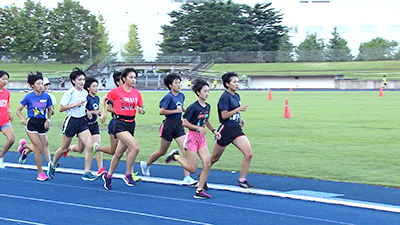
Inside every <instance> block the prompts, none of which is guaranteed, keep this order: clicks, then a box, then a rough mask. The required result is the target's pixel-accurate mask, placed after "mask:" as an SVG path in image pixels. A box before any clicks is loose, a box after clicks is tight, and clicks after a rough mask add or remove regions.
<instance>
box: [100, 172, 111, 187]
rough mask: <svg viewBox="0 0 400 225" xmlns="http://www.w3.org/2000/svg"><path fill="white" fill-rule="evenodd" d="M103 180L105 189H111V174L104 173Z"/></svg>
mask: <svg viewBox="0 0 400 225" xmlns="http://www.w3.org/2000/svg"><path fill="white" fill-rule="evenodd" d="M102 178H103V181H104V188H105V189H106V190H111V188H112V187H111V176H110V175H108V173H104V174H103V176H102Z"/></svg>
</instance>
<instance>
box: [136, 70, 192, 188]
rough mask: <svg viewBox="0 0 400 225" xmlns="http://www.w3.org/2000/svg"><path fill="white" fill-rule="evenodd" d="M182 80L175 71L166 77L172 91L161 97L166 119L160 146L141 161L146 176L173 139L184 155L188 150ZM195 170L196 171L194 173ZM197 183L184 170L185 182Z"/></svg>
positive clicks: (166, 83)
mask: <svg viewBox="0 0 400 225" xmlns="http://www.w3.org/2000/svg"><path fill="white" fill-rule="evenodd" d="M181 81H182V78H181V77H180V76H179V75H177V74H175V73H171V74H168V75H167V76H166V77H165V78H164V84H165V86H166V87H167V88H168V89H169V90H170V92H168V93H167V94H166V95H165V96H164V97H163V98H162V99H161V101H160V104H159V107H160V115H165V120H164V121H163V122H162V124H161V126H160V133H159V134H160V137H161V141H160V148H159V150H157V151H155V152H153V154H151V156H150V158H149V159H148V160H147V162H144V161H142V162H140V168H141V169H142V174H143V175H144V176H150V165H151V164H153V163H154V162H155V161H156V160H157V159H159V158H160V157H161V156H163V155H165V154H166V153H167V151H168V148H169V146H170V145H171V141H172V140H173V139H175V141H176V143H177V144H178V146H179V148H180V149H181V150H182V152H183V155H185V154H186V150H185V149H184V148H183V142H184V140H185V130H184V129H183V126H182V112H184V111H185V110H184V108H183V103H184V101H185V95H184V94H183V93H182V92H180V90H181ZM191 172H193V171H191ZM195 172H196V171H194V172H193V173H195ZM196 183H197V181H196V180H194V179H193V178H191V177H190V173H189V171H187V170H184V178H183V184H185V185H192V184H196Z"/></svg>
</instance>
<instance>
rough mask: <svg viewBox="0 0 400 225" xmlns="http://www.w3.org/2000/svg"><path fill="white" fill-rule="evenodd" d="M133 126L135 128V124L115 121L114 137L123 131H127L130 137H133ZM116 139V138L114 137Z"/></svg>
mask: <svg viewBox="0 0 400 225" xmlns="http://www.w3.org/2000/svg"><path fill="white" fill-rule="evenodd" d="M135 126H136V122H135V121H133V122H126V121H123V120H118V119H117V120H115V123H114V132H115V135H117V134H118V133H120V132H124V131H128V132H129V133H130V134H132V136H135ZM115 137H117V136H115Z"/></svg>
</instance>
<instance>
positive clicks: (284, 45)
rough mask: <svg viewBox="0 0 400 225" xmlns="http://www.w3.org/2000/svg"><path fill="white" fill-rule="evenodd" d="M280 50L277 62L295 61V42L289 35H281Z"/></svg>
mask: <svg viewBox="0 0 400 225" xmlns="http://www.w3.org/2000/svg"><path fill="white" fill-rule="evenodd" d="M278 47H279V50H278V56H277V62H291V61H293V56H292V52H293V44H292V43H290V41H289V35H288V34H285V35H283V36H282V37H281V39H280V42H279V46H278Z"/></svg>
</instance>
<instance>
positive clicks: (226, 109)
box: [211, 72, 253, 188]
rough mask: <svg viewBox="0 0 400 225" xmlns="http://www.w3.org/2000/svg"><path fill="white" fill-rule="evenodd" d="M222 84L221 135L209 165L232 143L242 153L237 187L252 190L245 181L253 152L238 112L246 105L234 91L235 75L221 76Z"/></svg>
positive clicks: (236, 76) (219, 109) (235, 85)
mask: <svg viewBox="0 0 400 225" xmlns="http://www.w3.org/2000/svg"><path fill="white" fill-rule="evenodd" d="M222 83H223V85H224V87H225V88H226V90H225V91H224V93H222V95H221V97H220V98H219V101H218V117H219V121H220V123H221V126H220V127H219V128H218V131H219V132H220V133H221V136H222V137H221V139H219V140H217V141H216V142H215V145H214V150H213V153H212V156H211V165H213V164H214V163H215V162H217V161H218V160H219V158H220V157H221V155H222V153H224V151H225V148H226V146H227V145H229V144H230V143H233V144H234V145H235V146H236V147H237V148H238V149H239V150H240V151H241V152H242V153H243V156H244V157H243V161H242V164H241V165H242V170H241V172H240V177H239V181H238V185H239V187H242V188H252V187H253V185H251V184H249V183H248V182H247V180H246V176H247V172H248V171H249V168H250V163H251V159H252V158H253V152H252V151H251V146H250V142H249V140H248V139H247V137H246V135H244V133H243V131H242V127H243V126H244V122H243V120H242V118H241V115H240V112H241V111H246V109H247V107H248V105H242V104H241V102H240V96H239V94H238V93H236V91H237V90H238V89H239V77H238V75H237V74H236V73H234V72H230V73H226V74H224V75H223V76H222Z"/></svg>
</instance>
